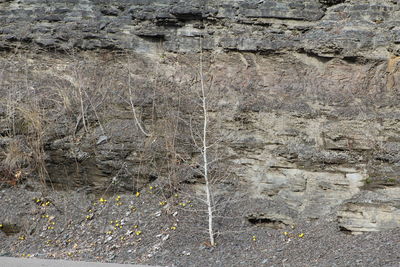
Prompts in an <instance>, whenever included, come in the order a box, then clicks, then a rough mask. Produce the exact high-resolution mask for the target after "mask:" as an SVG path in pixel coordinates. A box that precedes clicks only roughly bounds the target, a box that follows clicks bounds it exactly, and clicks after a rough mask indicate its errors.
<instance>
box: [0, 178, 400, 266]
mask: <svg viewBox="0 0 400 267" xmlns="http://www.w3.org/2000/svg"><path fill="white" fill-rule="evenodd" d="M44 192H45V191H43V192H39V191H31V190H26V189H23V188H17V187H12V188H6V189H3V190H2V191H0V204H1V205H0V229H1V231H0V240H1V242H0V255H1V256H12V257H28V258H31V257H37V258H56V259H71V260H84V261H96V262H116V263H136V264H150V265H162V266H296V267H297V266H400V243H399V241H400V233H399V231H398V230H393V231H388V232H381V233H367V234H363V235H357V236H353V235H349V234H346V233H343V232H341V231H339V229H338V227H337V224H336V221H335V217H334V216H333V215H328V216H326V217H324V218H321V219H318V220H311V221H310V220H304V221H301V222H297V224H296V226H295V227H287V228H283V229H270V228H266V227H260V226H255V225H253V224H251V223H249V222H248V221H247V220H246V219H244V218H243V210H245V209H247V208H248V205H249V203H246V202H245V201H243V202H242V204H236V205H233V204H232V205H227V206H225V207H224V211H225V212H224V214H223V215H224V216H223V217H221V218H216V223H215V225H216V229H217V231H218V233H217V239H216V241H217V245H216V246H215V247H211V246H210V245H209V243H208V241H207V233H206V231H205V229H206V225H207V224H206V223H207V221H206V217H204V214H205V213H204V208H205V207H204V205H203V204H202V203H201V202H200V201H198V200H197V198H196V197H193V196H194V195H193V194H190V193H186V194H182V193H179V192H178V193H172V194H169V197H166V195H165V194H163V193H162V190H160V189H159V188H158V187H157V186H156V185H154V186H151V187H150V186H149V187H148V188H146V189H144V190H142V191H141V192H140V193H137V194H136V193H129V194H128V193H126V194H107V195H93V194H92V195H88V194H85V193H77V192H66V191H47V193H44ZM186 192H188V191H187V190H186Z"/></svg>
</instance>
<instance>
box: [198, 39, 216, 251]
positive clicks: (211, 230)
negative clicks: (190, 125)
mask: <svg viewBox="0 0 400 267" xmlns="http://www.w3.org/2000/svg"><path fill="white" fill-rule="evenodd" d="M200 42H201V39H200ZM200 49H201V51H200V85H201V99H202V109H203V147H202V150H203V151H202V152H203V170H204V173H203V175H204V180H205V182H206V196H207V200H206V204H207V210H208V233H209V235H210V243H211V246H214V245H215V241H214V228H213V208H214V207H213V201H212V197H211V183H210V177H209V175H208V159H207V148H208V144H207V127H208V125H207V123H208V116H207V115H208V114H207V97H206V93H205V88H204V87H205V86H204V76H203V51H202V50H203V49H202V47H201V45H200Z"/></svg>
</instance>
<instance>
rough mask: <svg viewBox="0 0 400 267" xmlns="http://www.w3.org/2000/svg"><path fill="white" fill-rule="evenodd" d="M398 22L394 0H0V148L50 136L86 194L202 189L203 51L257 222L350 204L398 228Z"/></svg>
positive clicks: (352, 216) (216, 119) (222, 127)
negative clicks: (174, 186)
mask: <svg viewBox="0 0 400 267" xmlns="http://www.w3.org/2000/svg"><path fill="white" fill-rule="evenodd" d="M399 18H400V3H399V2H398V1H389V0H386V1H373V0H369V1H356V0H354V1H353V0H350V1H340V0H338V1H326V0H325V1H322V0H321V1H316V0H315V1H311V0H310V1H289V0H288V1H286V0H281V1H272V0H258V1H232V0H231V1H229V0H223V1H212V0H210V1H195V0H193V1H178V0H164V1H162V0H158V1H145V0H140V1H139V0H138V1H123V0H118V1H115V0H114V1H83V0H82V1H78V0H77V1H68V2H65V1H64V2H57V1H54V2H52V1H40V0H37V1H0V23H1V25H2V26H1V28H0V49H1V50H3V53H2V58H1V66H2V72H1V73H0V75H1V82H0V86H1V87H0V90H1V91H2V93H3V96H4V97H3V98H2V99H3V100H4V101H3V103H2V105H3V106H2V107H1V108H0V116H1V120H0V125H1V129H0V132H1V133H2V136H3V137H2V138H1V142H0V145H1V147H2V149H4V151H5V153H6V155H10V149H9V147H10V143H12V142H13V140H20V139H23V138H22V137H20V136H30V135H32V134H33V133H35V131H36V132H38V131H39V132H40V133H41V135H40V140H41V142H42V145H43V147H44V152H45V155H46V157H45V163H46V166H47V171H48V172H49V177H50V179H51V180H52V181H53V182H54V183H61V184H64V185H65V184H67V185H68V186H71V187H73V186H76V185H85V186H88V188H96V189H97V190H104V189H105V188H109V187H110V185H112V186H113V187H116V188H119V189H121V188H125V189H137V188H141V187H142V186H143V185H145V184H146V183H148V182H150V181H153V180H155V179H167V178H168V179H170V180H171V179H172V180H174V182H185V183H191V184H198V183H200V184H201V179H200V178H201V177H200V178H199V177H198V176H197V175H196V171H193V168H198V163H199V161H198V160H197V159H198V158H199V151H198V150H196V148H195V147H194V146H193V144H192V143H193V142H192V139H191V131H190V129H189V128H188V125H189V124H190V123H188V122H189V121H191V118H192V117H193V118H196V116H197V115H196V113H195V112H194V110H193V107H194V106H195V105H193V103H196V99H195V98H196V94H194V95H190V94H191V93H193V92H195V91H196V90H197V89H198V88H199V80H198V77H199V75H198V73H199V62H200V53H199V52H200V51H203V53H202V55H203V60H202V61H203V62H202V63H203V65H204V72H205V77H206V84H207V85H208V88H209V90H210V98H211V99H212V101H210V110H209V113H210V118H211V119H212V122H213V123H214V126H216V127H215V130H213V131H212V135H213V136H214V137H215V139H217V140H218V147H219V150H218V151H217V152H216V153H217V155H216V156H215V157H216V158H221V159H222V161H221V162H222V163H218V164H219V165H218V168H221V169H226V168H228V169H229V170H230V172H229V174H230V176H229V179H230V180H231V181H235V182H232V183H231V184H230V183H229V182H227V180H226V179H224V180H223V181H224V183H223V184H222V185H221V186H220V187H221V191H224V190H225V191H229V190H231V191H230V192H234V191H236V192H240V193H242V194H244V195H246V196H247V197H248V198H250V199H253V200H254V201H255V202H257V203H258V204H257V207H256V208H254V209H251V208H249V209H250V210H249V212H248V217H249V218H252V220H254V221H257V214H259V220H261V221H263V220H264V221H265V220H269V219H268V218H270V219H271V220H272V221H273V220H275V221H279V220H281V221H282V223H288V224H289V223H291V222H293V220H295V219H296V218H297V217H312V218H318V217H319V216H322V215H324V214H328V213H330V212H332V211H334V210H335V209H337V208H338V209H339V212H338V216H339V224H340V225H341V227H342V228H343V229H347V230H350V231H355V232H359V231H375V230H380V229H388V228H393V227H397V226H398V219H397V218H398V214H397V213H398V210H397V208H396V207H397V204H396V203H397V202H396V201H397V197H396V196H395V195H394V194H383V193H382V192H380V191H379V190H397V188H398V179H399V175H398V173H399V171H400V167H399V166H400V165H399V162H400V156H399V152H400V145H399V140H400V139H399V132H400V128H399V127H400V126H399V119H400V112H399V106H398V101H399V93H398V90H399V81H400V72H399V68H400V67H399V66H400V63H399V62H400V26H399V25H400V21H399ZM33 96H34V98H35V99H37V98H39V99H40V101H39V100H38V102H37V105H36V106H35V107H38V106H40V107H41V109H40V110H42V111H43V110H44V112H43V113H40V114H41V116H42V118H45V120H44V122H43V125H42V126H41V127H39V129H38V127H37V125H36V124H34V122H32V120H29V119H28V118H26V116H25V117H24V116H23V115H24V114H26V112H25V113H24V110H25V111H26V110H28V111H29V110H30V112H33V111H34V110H33V111H32V106H30V105H28V108H26V107H25V106H24V105H26V103H32V102H29V101H30V99H32V97H33ZM38 96H40V97H38ZM47 96H53V98H52V99H53V101H51V97H47ZM178 100H179V101H178ZM18 103H23V104H24V105H22V104H21V107H25V108H24V109H22V108H18ZM178 103H179V104H178ZM132 107H133V109H134V110H132ZM133 111H134V112H133ZM135 112H136V113H137V114H136V115H137V116H136V117H138V118H139V124H140V125H141V126H142V127H143V129H144V131H143V130H141V129H140V127H138V120H137V118H136V119H135V114H134V113H135ZM14 115H15V116H14ZM28 117H29V118H31V117H32V116H31V115H30V116H28ZM194 121H196V120H194ZM35 127H36V128H35ZM16 136H19V138H20V139H16ZM27 142H28V145H27V148H26V151H25V152H24V153H25V154H26V157H27V158H29V157H32V155H35V154H34V151H32V150H33V148H34V147H32V144H31V145H29V140H27ZM21 143H24V141H20V142H19V145H20V146H23V145H21ZM31 143H32V142H31ZM20 150H23V149H20ZM22 154H23V153H22ZM25 154H24V155H25ZM6 158H7V157H6V156H4V157H3V161H4V160H6ZM21 161H22V163H20V164H19V166H24V162H23V161H24V158H23V157H22V159H21ZM27 161H29V160H27ZM200 163H201V162H200ZM25 165H27V164H25ZM216 168H217V167H216ZM215 172H216V173H217V171H215ZM229 179H228V181H229ZM230 186H232V187H230ZM200 187H201V186H200ZM377 190H378V191H379V192H378V191H377ZM199 191H201V190H199ZM371 194H378V195H381V196H382V194H383V196H384V197H381V198H380V197H376V198H374V199H373V200H371V201H372V202H368V203H367V204H366V203H365V201H364V200H365V199H364V197H366V196H368V197H369V196H371ZM271 203H276V206H277V207H280V208H279V209H276V208H275V209H274V208H271ZM263 205H264V206H263ZM279 211H281V214H279ZM360 213H361V214H362V215H359V214H360ZM382 214H386V215H387V214H389V215H387V216H386V215H385V216H381V215H382ZM396 216H397V217H396ZM375 217H376V218H380V219H376V220H375V219H374V218H375ZM277 218H278V219H277ZM279 218H281V219H279ZM282 218H283V219H282ZM288 218H291V219H288ZM277 224H279V222H277Z"/></svg>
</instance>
